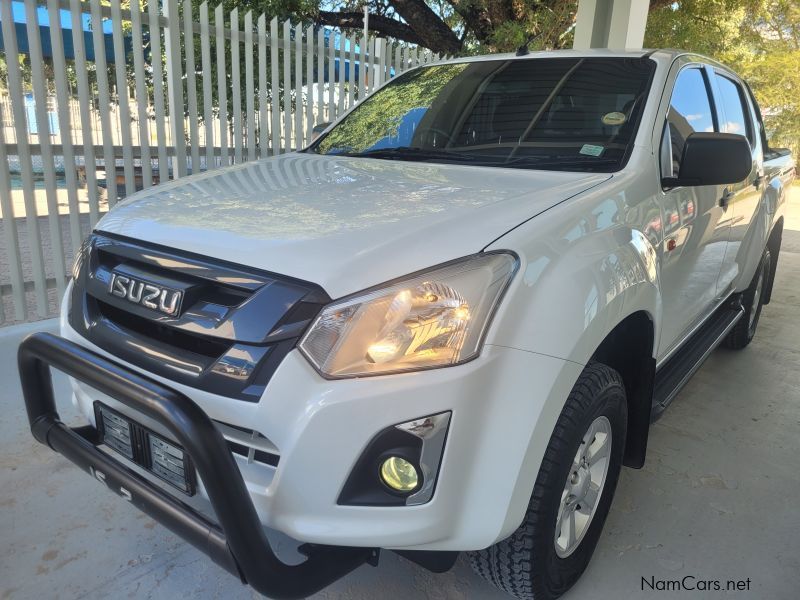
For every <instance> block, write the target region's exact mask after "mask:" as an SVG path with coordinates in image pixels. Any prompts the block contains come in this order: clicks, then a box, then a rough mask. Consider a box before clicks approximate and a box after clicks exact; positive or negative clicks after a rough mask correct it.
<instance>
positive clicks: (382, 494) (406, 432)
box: [337, 411, 452, 506]
mask: <svg viewBox="0 0 800 600" xmlns="http://www.w3.org/2000/svg"><path fill="white" fill-rule="evenodd" d="M451 415H452V413H451V412H450V411H447V412H441V413H438V414H433V415H428V416H426V417H420V418H418V419H414V420H412V421H406V422H404V423H398V424H397V425H392V426H391V427H387V428H386V429H383V430H382V431H380V432H378V434H377V435H376V436H375V437H373V438H372V440H370V442H369V443H368V444H367V446H366V448H364V450H363V452H362V453H361V456H360V457H359V458H358V460H357V461H356V464H355V466H354V467H353V470H352V471H351V472H350V475H349V476H348V478H347V481H346V482H345V484H344V487H343V488H342V491H341V493H340V494H339V498H338V500H337V504H339V505H340V506H415V505H418V504H425V503H426V502H428V501H430V499H431V498H432V497H433V492H434V490H435V487H436V480H437V478H438V477H439V467H440V465H441V461H442V454H443V453H444V444H445V440H446V438H447V432H448V429H449V427H450V417H451Z"/></svg>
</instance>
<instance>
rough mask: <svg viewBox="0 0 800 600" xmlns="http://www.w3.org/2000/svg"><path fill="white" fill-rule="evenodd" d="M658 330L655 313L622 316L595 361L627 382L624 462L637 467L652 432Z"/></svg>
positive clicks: (635, 313) (600, 347)
mask: <svg viewBox="0 0 800 600" xmlns="http://www.w3.org/2000/svg"><path fill="white" fill-rule="evenodd" d="M655 331H656V328H655V322H654V319H653V316H652V315H651V314H650V313H648V312H647V311H644V310H638V311H636V312H633V313H631V314H629V315H628V316H626V317H625V318H624V319H622V321H620V322H619V323H618V324H617V325H616V326H615V327H614V328H613V329H612V330H611V331H610V332H609V333H608V335H606V337H605V338H604V339H603V341H602V342H601V343H600V345H599V346H598V347H597V349H596V350H595V352H594V354H593V355H592V360H595V361H597V362H600V363H603V364H604V365H606V366H608V367H611V368H612V369H614V370H615V371H617V372H618V373H619V374H620V375H621V376H622V380H623V382H624V383H625V393H626V396H627V399H628V427H627V436H626V440H625V454H624V456H623V464H624V465H625V466H627V467H633V468H636V469H639V468H641V467H642V466H643V465H644V459H645V454H646V450H647V439H648V435H649V432H650V410H651V407H652V400H653V381H654V379H655V368H656V360H655V358H654V348H655Z"/></svg>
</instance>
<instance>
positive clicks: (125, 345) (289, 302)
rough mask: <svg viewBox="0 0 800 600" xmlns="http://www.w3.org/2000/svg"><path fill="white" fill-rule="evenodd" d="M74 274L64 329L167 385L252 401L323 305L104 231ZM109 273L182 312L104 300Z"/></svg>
mask: <svg viewBox="0 0 800 600" xmlns="http://www.w3.org/2000/svg"><path fill="white" fill-rule="evenodd" d="M75 271H76V272H75V273H74V277H75V280H74V287H73V291H72V297H71V308H70V312H69V322H70V325H71V326H72V327H73V328H74V329H75V330H76V331H77V332H78V333H79V334H80V335H81V336H83V337H85V338H86V339H87V340H89V341H90V342H92V343H93V344H95V345H96V346H98V347H99V348H102V349H103V350H106V351H107V352H110V353H111V354H113V355H114V356H115V357H118V358H119V359H120V360H123V361H125V362H128V363H130V364H132V365H135V366H137V367H140V368H142V369H145V370H146V371H148V372H151V373H154V374H156V375H160V376H162V377H166V378H168V379H169V380H170V381H174V382H176V383H181V384H184V385H187V386H191V387H193V388H197V389H200V390H203V391H206V392H209V393H213V394H217V395H222V396H226V397H230V398H236V399H239V400H246V401H250V402H258V400H259V399H260V398H261V394H262V392H263V391H264V389H265V387H266V384H267V383H268V381H269V379H270V377H271V376H272V374H273V373H274V372H275V370H276V369H277V368H278V365H279V364H280V362H281V361H282V360H283V358H284V357H285V356H286V354H287V353H288V352H290V351H291V350H292V349H293V348H294V347H295V346H296V344H297V342H298V340H299V339H300V336H301V335H302V334H303V332H304V331H305V330H306V329H307V328H308V326H309V324H310V323H311V322H312V320H313V319H314V318H315V317H316V316H317V314H319V311H320V310H321V309H322V307H323V306H324V305H325V304H327V303H328V302H330V298H329V297H328V295H327V294H326V293H325V292H324V291H323V290H322V288H320V287H319V286H317V285H315V284H312V283H308V282H301V281H299V280H296V279H294V278H290V277H284V276H281V275H275V274H273V273H267V272H265V271H261V270H258V269H250V268H247V267H241V266H237V265H232V264H230V263H227V262H224V261H216V260H214V259H211V258H208V257H202V256H199V255H196V254H193V253H188V252H182V251H176V250H170V249H167V248H164V247H162V246H159V245H155V244H148V243H143V242H139V241H136V240H131V239H128V238H124V237H122V236H117V235H111V234H93V235H92V236H90V238H89V239H88V240H87V243H86V244H84V247H83V248H82V255H81V257H80V258H79V260H78V261H76V268H75ZM114 272H123V273H132V274H133V275H132V276H134V277H135V278H136V279H137V280H141V281H150V282H154V283H155V284H156V285H159V286H161V287H163V288H165V289H166V288H168V289H175V290H180V291H181V292H182V293H183V295H184V299H183V305H182V309H181V311H180V312H179V313H178V314H175V315H167V314H164V313H162V312H158V311H157V310H153V309H150V308H146V307H145V306H142V305H141V304H139V303H136V302H131V301H128V300H127V299H125V298H120V297H117V296H114V295H112V294H110V293H109V285H110V282H111V276H112V273H114Z"/></svg>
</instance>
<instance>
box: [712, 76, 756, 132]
mask: <svg viewBox="0 0 800 600" xmlns="http://www.w3.org/2000/svg"><path fill="white" fill-rule="evenodd" d="M717 84H718V85H719V99H720V104H722V110H723V111H724V113H725V119H724V122H723V123H722V124H721V127H720V128H721V129H722V131H723V132H725V133H737V134H739V135H744V136H746V137H747V139H748V140H749V141H750V144H751V145H752V144H753V142H754V139H753V128H752V127H751V126H750V119H748V118H747V112H748V110H747V102H745V99H744V94H743V93H742V88H741V87H740V86H739V84H737V83H736V82H734V81H733V80H731V79H728V78H727V77H725V76H724V75H717Z"/></svg>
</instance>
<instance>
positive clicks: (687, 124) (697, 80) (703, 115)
mask: <svg viewBox="0 0 800 600" xmlns="http://www.w3.org/2000/svg"><path fill="white" fill-rule="evenodd" d="M667 124H668V126H669V132H668V135H666V136H665V138H664V142H663V143H669V144H670V145H671V151H670V155H671V157H672V173H663V175H665V176H672V177H677V176H678V171H679V170H680V166H681V156H682V155H683V146H684V145H685V144H686V138H688V137H689V136H690V135H691V134H692V133H695V132H702V131H715V127H714V113H713V111H712V109H711V102H710V100H709V98H708V88H707V87H706V78H705V75H704V74H703V71H702V70H701V69H696V68H690V69H686V70H684V71H681V73H680V74H679V75H678V79H677V81H676V82H675V89H674V90H673V91H672V98H671V100H670V106H669V112H668V113H667Z"/></svg>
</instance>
